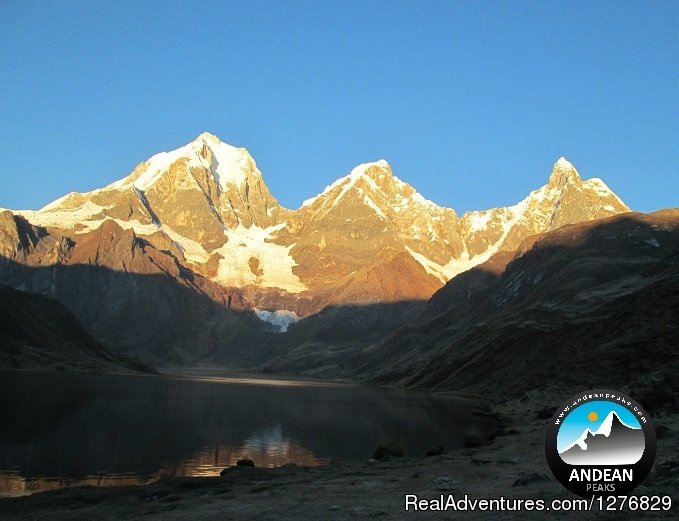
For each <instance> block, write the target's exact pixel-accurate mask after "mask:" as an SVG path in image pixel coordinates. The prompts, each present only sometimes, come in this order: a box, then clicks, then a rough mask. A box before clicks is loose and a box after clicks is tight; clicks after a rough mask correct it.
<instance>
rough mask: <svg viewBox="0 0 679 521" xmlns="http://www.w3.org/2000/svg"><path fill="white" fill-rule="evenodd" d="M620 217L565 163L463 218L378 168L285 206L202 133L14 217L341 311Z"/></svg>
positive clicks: (613, 203)
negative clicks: (135, 239)
mask: <svg viewBox="0 0 679 521" xmlns="http://www.w3.org/2000/svg"><path fill="white" fill-rule="evenodd" d="M623 211H627V207H626V206H625V205H624V204H623V203H622V202H621V201H620V200H619V199H618V198H617V197H616V196H615V194H613V193H612V192H611V191H610V190H609V189H608V187H607V186H606V185H605V184H604V183H603V182H602V181H600V180H597V179H590V180H589V181H585V182H583V181H582V180H581V179H580V177H579V175H578V173H577V171H576V170H575V168H574V167H573V165H572V164H571V163H570V162H569V161H567V160H566V159H565V158H560V159H559V160H558V161H557V162H556V164H555V166H554V170H553V172H552V175H551V176H550V181H549V183H548V184H547V185H545V186H543V187H542V188H539V189H537V190H535V191H533V192H532V193H531V194H530V195H529V196H528V197H526V198H525V199H524V200H523V201H521V202H519V203H518V204H516V205H513V206H510V207H507V208H493V209H490V210H485V211H482V212H468V213H466V214H465V215H464V216H462V218H459V217H458V216H457V214H456V213H455V211H454V210H452V209H450V208H445V207H440V206H438V205H436V204H435V203H433V202H432V201H429V200H427V199H425V198H424V197H423V196H422V195H421V194H419V193H418V192H417V191H416V190H415V188H414V187H413V186H411V185H410V184H408V183H406V182H404V181H402V180H401V179H399V178H398V177H396V176H395V175H394V174H393V172H392V168H391V166H390V164H389V163H388V162H387V161H385V160H384V159H380V160H377V161H374V162H367V163H362V164H360V165H357V166H356V167H354V168H353V169H352V170H351V171H350V172H349V173H348V174H346V175H345V176H344V177H341V178H340V179H338V180H337V181H335V182H334V183H332V184H330V185H329V186H327V187H326V188H325V190H323V192H322V193H320V194H319V195H317V196H316V197H314V198H312V199H309V200H307V201H305V202H304V204H303V205H302V206H301V207H300V208H299V209H297V210H294V211H292V210H287V209H285V208H282V207H281V206H280V205H279V204H278V201H276V199H275V198H274V197H273V196H272V195H271V194H270V193H269V190H268V188H267V186H266V184H265V182H264V180H263V178H262V175H261V173H260V171H259V170H258V169H257V166H256V163H255V161H254V159H253V158H252V157H251V156H250V154H249V153H248V151H247V150H246V149H245V148H238V147H234V146H231V145H229V144H227V143H223V142H222V141H221V140H220V139H219V138H218V137H217V136H215V135H213V134H210V133H207V132H205V133H202V134H200V135H199V136H197V137H196V138H195V139H194V140H193V141H191V142H189V143H188V144H186V145H184V146H182V147H180V148H178V149H176V150H173V151H170V152H161V153H159V154H155V155H154V156H152V157H151V158H149V159H148V160H146V161H144V162H142V163H140V164H139V165H138V166H137V168H136V169H135V170H134V171H133V172H132V173H131V174H129V175H128V176H127V177H125V178H123V179H121V180H120V181H116V182H115V183H112V184H110V185H108V186H106V187H104V188H101V189H98V190H94V191H92V192H88V193H71V194H69V195H67V196H64V197H62V198H60V199H58V200H57V201H55V202H53V203H51V204H49V205H47V206H46V207H45V208H44V209H43V210H41V211H39V212H30V211H26V212H21V215H23V216H24V217H25V218H26V219H28V220H29V222H31V223H33V224H38V225H41V226H46V227H52V228H57V229H59V230H62V231H66V232H67V233H70V234H71V235H72V236H73V237H75V238H76V239H77V238H78V236H79V235H81V234H84V233H87V232H90V231H93V230H96V229H98V228H99V227H100V226H102V225H103V224H104V223H105V222H106V221H108V220H114V221H116V222H117V223H118V225H119V226H120V227H121V228H122V229H126V230H127V229H132V230H134V232H135V234H136V235H137V236H139V237H143V238H144V239H145V240H147V241H149V242H150V243H151V244H154V245H157V247H158V248H159V249H160V250H163V251H166V250H167V251H169V250H173V251H174V250H176V251H179V252H181V253H180V257H181V258H180V259H179V260H180V261H181V262H183V263H185V264H186V265H187V266H188V268H189V269H191V270H195V271H197V272H198V273H200V274H203V275H205V276H206V277H208V278H210V279H212V280H213V281H215V282H218V283H219V284H223V285H232V286H235V287H241V286H243V285H245V286H253V287H257V288H260V289H261V288H279V289H281V290H285V291H288V292H293V293H294V292H297V293H299V292H304V291H307V290H308V291H312V292H313V291H321V292H324V291H330V293H327V294H326V296H325V297H324V299H326V301H327V302H330V299H336V300H337V302H345V301H347V299H353V298H355V299H359V298H360V299H368V300H370V301H380V298H382V297H383V296H384V295H388V298H390V299H394V300H397V299H399V298H405V299H410V300H412V299H421V298H428V297H429V296H431V293H433V291H434V290H435V289H437V288H438V287H440V285H441V284H444V283H445V282H446V281H448V280H450V279H451V278H452V277H454V276H456V275H457V274H458V273H461V272H463V271H466V270H468V269H470V268H472V267H474V266H476V265H478V264H481V263H482V262H485V261H486V260H488V259H489V258H490V257H491V256H492V255H494V254H495V253H497V252H500V251H514V250H516V249H517V248H518V247H519V245H520V244H521V242H522V241H523V240H524V239H525V238H526V237H528V236H530V235H533V234H536V233H542V232H545V231H549V230H553V229H555V228H557V227H559V226H562V225H564V224H569V223H574V222H580V221H583V220H590V219H595V218H598V217H605V216H608V215H613V214H615V213H619V212H623ZM386 265H388V266H391V267H390V268H386V267H385V266H386ZM392 272H393V274H392ZM366 280H370V281H374V284H375V285H376V286H375V288H373V289H371V290H368V289H366V288H367V287H366V285H365V282H366ZM404 281H405V282H404ZM353 284H355V286H353ZM339 288H342V289H341V291H340V289H339ZM347 288H353V289H347ZM267 291H268V290H267ZM371 291H372V293H371ZM348 295H352V296H351V297H349V296H348ZM366 295H368V296H366ZM385 298H386V297H385Z"/></svg>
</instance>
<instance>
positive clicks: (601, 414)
mask: <svg viewBox="0 0 679 521" xmlns="http://www.w3.org/2000/svg"><path fill="white" fill-rule="evenodd" d="M655 451H656V440H655V431H654V429H653V425H652V423H651V421H650V418H649V416H648V414H647V413H646V411H645V410H644V409H643V408H642V407H641V405H639V404H638V403H637V402H636V401H634V400H633V399H631V398H630V397H629V396H626V395H625V394H623V393H620V392H618V391H614V390H610V389H596V390H591V391H585V392H582V393H579V394H577V395H575V396H573V397H571V398H569V399H568V400H567V401H566V402H564V403H563V404H562V405H561V406H560V407H559V408H558V409H557V411H556V413H555V414H554V416H553V417H552V420H551V422H550V425H549V426H548V428H547V435H546V439H545V452H546V456H547V461H548V463H549V466H550V468H551V470H552V472H553V473H554V476H555V477H556V478H557V479H558V480H559V481H560V482H561V483H562V484H563V485H564V486H565V487H566V488H567V489H568V490H570V491H572V492H575V493H576V494H578V495H580V496H583V497H591V496H592V495H595V494H596V495H623V494H626V493H628V492H631V491H632V490H633V489H634V488H636V487H637V486H638V485H639V484H640V483H641V482H642V481H643V480H644V479H645V478H646V476H647V475H648V473H649V472H650V470H651V467H652V466H653V461H654V460H655Z"/></svg>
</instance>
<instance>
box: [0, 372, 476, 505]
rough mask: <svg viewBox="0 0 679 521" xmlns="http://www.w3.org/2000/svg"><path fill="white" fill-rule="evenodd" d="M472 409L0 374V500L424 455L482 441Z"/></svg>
mask: <svg viewBox="0 0 679 521" xmlns="http://www.w3.org/2000/svg"><path fill="white" fill-rule="evenodd" d="M472 408H473V405H472V404H471V403H470V402H468V401H464V400H462V399H459V398H450V397H444V396H435V395H431V394H428V393H414V392H407V391H398V390H391V389H384V388H376V387H367V386H353V385H341V384H326V383H320V382H298V381H280V380H267V379H247V378H233V377H225V378H220V377H213V378H205V377H190V378H188V377H184V378H179V377H155V376H154V377H149V376H113V375H75V374H67V373H31V372H13V371H0V496H9V495H21V494H30V493H33V492H37V491H41V490H48V489H52V488H59V487H65V486H73V485H117V484H118V485H129V484H141V483H148V482H150V481H153V480H156V479H158V478H160V477H163V476H213V475H218V474H219V472H220V471H221V470H222V469H224V468H225V467H228V466H230V465H234V464H235V463H236V461H237V460H239V459H241V458H251V459H253V460H254V461H255V463H256V464H257V465H258V466H268V467H275V466H279V465H283V464H285V463H297V464H299V465H322V464H324V463H327V462H329V461H330V460H331V459H334V458H342V459H352V458H359V459H367V458H370V457H372V453H373V452H374V450H375V448H376V447H377V445H379V444H380V443H391V444H394V445H400V446H402V447H404V448H405V453H406V455H411V456H419V455H423V454H424V452H425V451H426V450H427V449H428V448H429V447H432V446H436V445H441V446H444V447H446V448H458V447H461V446H462V444H463V440H464V437H465V435H466V434H469V433H479V434H480V435H483V433H484V432H485V431H487V430H488V428H489V424H488V423H486V422H484V420H483V419H482V418H477V417H472V415H471V409H472Z"/></svg>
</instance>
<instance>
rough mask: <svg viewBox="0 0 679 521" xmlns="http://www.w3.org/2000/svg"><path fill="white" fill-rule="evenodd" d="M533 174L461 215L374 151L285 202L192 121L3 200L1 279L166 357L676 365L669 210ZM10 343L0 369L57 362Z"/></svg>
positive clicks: (463, 377) (370, 369) (333, 371)
mask: <svg viewBox="0 0 679 521" xmlns="http://www.w3.org/2000/svg"><path fill="white" fill-rule="evenodd" d="M545 177H546V181H547V182H546V184H545V185H544V186H542V187H537V188H536V189H535V190H534V191H532V192H531V193H530V194H528V195H527V196H526V197H525V198H524V199H523V200H521V201H519V202H517V203H516V204H515V205H513V206H510V207H506V208H493V209H488V210H481V211H474V212H467V213H465V214H463V215H458V214H457V213H456V212H455V211H454V210H453V209H450V208H443V207H440V206H438V205H436V204H435V203H434V202H432V201H429V200H427V199H425V198H424V197H422V196H421V195H420V194H418V193H417V191H416V190H415V188H414V187H412V186H411V185H409V184H408V183H406V182H404V181H402V180H400V179H399V178H398V177H396V176H395V175H394V173H393V172H392V170H391V167H390V165H389V164H388V163H387V162H386V161H384V160H379V161H376V162H374V163H366V164H362V165H359V166H357V167H356V168H354V169H353V170H352V171H351V172H350V173H349V174H348V175H346V176H344V177H341V178H340V179H338V180H337V181H336V182H334V183H333V184H331V185H330V186H328V187H327V188H326V189H325V190H324V191H323V192H322V193H321V194H318V195H317V196H315V197H313V198H311V199H309V200H307V201H305V202H304V203H303V204H302V206H301V207H300V208H298V209H295V210H291V209H287V208H284V207H282V206H281V205H280V204H279V203H278V201H277V200H276V198H275V197H274V195H272V194H271V193H270V192H269V189H268V188H267V186H266V184H265V181H264V177H263V175H262V173H261V172H260V171H259V169H258V168H257V164H256V162H255V160H254V159H253V158H252V156H250V154H249V153H248V152H247V150H246V149H244V148H236V147H233V146H231V145H228V144H226V143H223V142H222V141H220V140H219V139H218V138H217V137H216V136H214V135H211V134H209V133H204V134H201V135H200V136H198V137H197V138H196V139H195V140H193V141H191V142H190V143H188V144H186V145H185V146H182V147H180V148H178V149H176V150H173V151H171V152H163V153H159V154H156V155H154V156H153V157H151V158H149V159H148V160H146V161H143V162H142V163H140V164H139V165H138V166H137V167H136V168H135V169H134V171H133V172H132V173H130V174H129V175H128V176H127V177H124V178H122V179H120V180H119V181H115V182H112V183H111V184H109V185H107V186H105V187H102V188H100V189H97V190H94V191H92V192H87V193H69V194H67V195H65V196H64V197H61V198H60V199H58V200H56V201H54V202H52V203H50V204H48V205H47V206H46V207H44V208H42V209H41V210H39V211H27V210H23V211H22V210H2V211H0V283H1V284H3V285H5V286H8V287H11V288H15V289H17V290H20V291H22V292H25V293H26V294H27V295H28V294H37V295H41V296H42V297H47V298H48V299H53V300H56V301H57V302H58V303H60V305H63V306H64V307H65V308H66V309H67V310H68V312H69V313H72V315H73V316H74V317H75V319H76V320H77V321H78V322H79V323H80V324H81V325H82V327H83V329H84V331H83V334H86V335H88V336H91V337H92V341H93V342H95V343H96V344H97V345H100V346H101V349H105V350H106V352H107V353H110V355H111V356H113V357H115V356H120V357H123V358H124V359H125V360H136V361H137V362H139V363H141V364H148V365H150V366H154V367H157V368H162V367H168V366H174V367H177V366H180V367H220V368H228V369H248V370H260V371H267V372H276V373H290V374H297V375H306V376H313V377H322V378H349V379H355V378H358V379H361V380H367V381H373V382H378V383H387V384H398V385H404V386H408V387H416V388H424V389H439V390H456V389H467V390H474V391H483V392H488V391H489V390H490V387H492V386H498V385H512V386H516V388H517V390H529V389H532V388H535V387H536V386H539V385H544V383H545V382H547V381H549V379H550V378H552V377H553V376H554V375H556V374H557V373H559V374H561V373H563V374H564V377H565V378H571V379H573V380H574V381H581V379H582V378H581V377H583V376H584V375H582V374H581V372H582V371H583V369H582V368H583V361H584V359H585V358H587V357H590V356H593V355H594V356H596V357H609V356H610V357H612V361H611V362H610V363H609V364H607V366H606V368H607V370H610V367H611V364H612V365H613V366H615V367H616V371H615V372H613V373H612V374H613V376H612V377H611V380H610V383H611V384H615V383H618V382H626V383H629V382H630V381H634V378H635V376H634V375H636V374H639V369H641V366H643V365H644V364H648V365H649V368H648V370H649V372H644V375H645V376H644V379H646V380H648V378H649V377H650V375H653V378H655V379H657V381H658V382H661V381H663V380H664V379H667V378H670V375H671V374H672V371H674V370H676V368H675V367H674V366H675V365H676V356H674V353H675V347H674V346H675V345H676V342H675V341H676V339H677V336H678V334H679V332H678V331H677V324H679V320H678V318H679V317H677V312H676V309H678V307H677V306H676V304H677V303H675V302H674V301H675V300H676V299H677V295H678V294H679V292H678V291H677V289H679V210H676V209H674V210H673V209H668V210H664V211H661V212H657V213H654V214H640V213H635V212H632V211H631V210H630V208H628V207H627V206H626V205H625V204H624V202H623V201H621V199H620V198H619V197H618V196H617V195H616V194H615V193H613V192H612V191H611V190H610V189H609V188H608V187H607V186H606V184H605V183H604V181H602V180H601V179H597V178H592V179H583V178H582V177H581V176H580V174H579V173H578V171H577V170H576V169H575V167H574V166H573V165H572V164H571V163H570V162H568V161H567V160H566V159H564V158H560V159H559V160H558V161H556V163H555V164H554V166H553V168H552V171H551V173H549V170H548V169H546V175H545ZM12 295H14V293H9V290H4V293H3V298H12ZM25 298H29V297H25ZM36 298H37V297H36ZM43 302H44V301H43ZM54 305H56V304H50V306H54ZM38 307H39V306H38ZM47 307H49V306H47ZM37 314H39V313H36V315H37ZM36 320H37V319H36ZM4 334H8V333H4ZM13 334H14V335H15V337H16V334H15V333H13ZM12 345H13V346H14V347H12V349H11V350H8V349H5V352H4V353H3V357H2V361H3V365H4V366H5V367H19V368H21V367H23V368H29V367H35V366H36V364H37V366H41V367H42V366H45V365H49V364H50V362H49V360H51V359H53V358H54V357H52V358H50V357H49V356H46V357H43V358H44V359H42V360H41V357H40V356H39V354H37V353H40V352H41V351H40V350H41V349H42V348H43V347H44V346H41V345H40V342H38V341H36V340H35V339H30V338H25V339H24V344H23V347H17V346H21V345H22V344H21V341H20V340H18V339H17V338H13V340H12ZM92 345H94V344H92ZM97 349H98V348H97ZM651 349H652V352H653V353H654V359H653V363H651V362H650V361H646V362H645V361H644V359H643V358H641V357H639V356H638V355H639V353H643V352H647V351H648V350H651ZM29 351H30V353H31V355H30V356H28V355H27V354H26V353H28V352H29ZM69 356H70V355H68V353H66V354H63V356H60V360H61V361H60V362H59V363H60V365H61V366H63V367H65V368H69V366H72V367H77V366H78V364H76V363H75V359H76V358H77V357H78V356H79V355H77V354H76V352H75V351H74V352H73V353H72V356H73V362H74V363H69V362H68V357H69ZM93 356H95V357H96V355H93ZM107 356H108V355H107ZM111 356H108V358H109V360H108V361H107V362H106V364H108V363H110V358H111ZM106 364H104V363H103V361H102V367H104V366H105V365H106ZM587 367H588V374H587V375H586V377H587V380H588V381H592V382H594V381H598V380H597V377H600V376H604V374H603V373H604V368H601V369H599V368H598V366H594V367H593V368H592V367H590V366H587ZM529 368H530V369H531V370H530V371H529ZM600 373H601V374H600ZM630 379H631V380H630ZM491 383H492V385H491Z"/></svg>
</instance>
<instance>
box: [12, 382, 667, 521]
mask: <svg viewBox="0 0 679 521" xmlns="http://www.w3.org/2000/svg"><path fill="white" fill-rule="evenodd" d="M567 395H568V393H564V394H562V393H551V395H550V397H548V396H547V395H546V394H545V393H544V392H540V393H529V394H527V395H525V396H524V397H523V398H522V399H516V400H511V401H508V402H505V403H502V404H499V405H497V406H495V407H493V408H492V410H491V412H490V414H494V415H500V416H501V417H502V418H503V420H502V423H503V429H502V432H501V433H500V435H499V436H498V437H497V438H496V439H495V440H493V441H492V442H491V443H490V444H488V445H484V446H479V447H470V448H465V449H460V450H456V451H450V452H448V453H444V454H441V455H437V456H431V457H424V456H422V457H417V456H414V455H411V456H409V455H407V454H406V457H405V458H392V459H389V460H387V461H373V460H370V461H335V462H333V463H332V464H330V465H327V466H323V467H315V468H308V467H297V466H294V465H288V466H284V467H279V468H275V469H266V468H259V467H254V468H253V467H233V468H230V469H228V470H226V471H225V472H224V475H223V476H220V477H214V478H171V479H164V480H161V481H158V482H155V483H152V484H149V485H143V486H128V487H102V488H94V487H79V488H69V489H61V490H56V491H51V492H45V493H40V494H35V495H32V496H27V497H20V498H7V499H1V500H0V519H16V520H29V519H30V520H35V519H50V520H84V519H102V520H108V519H110V520H113V519H116V520H117V519H163V520H191V521H196V520H224V519H230V520H248V519H258V520H261V521H263V520H269V519H270V520H277V519H301V520H304V519H309V520H310V519H328V520H333V519H410V518H413V517H414V518H423V519H452V518H456V517H458V516H460V517H463V516H464V517H468V518H469V519H542V518H545V517H549V518H550V519H594V518H599V517H600V516H601V515H602V514H600V513H599V512H597V511H593V512H554V511H552V512H549V513H546V512H526V511H520V512H479V511H475V512H464V513H461V512H455V511H452V510H448V511H443V512H442V511H428V512H421V511H420V512H414V511H413V510H412V509H411V510H410V511H408V512H406V511H405V496H406V494H414V495H417V497H418V499H427V500H432V499H434V500H435V499H439V498H441V495H443V496H444V498H447V496H448V495H449V494H452V495H453V496H454V498H455V500H459V499H464V496H465V495H468V497H469V498H470V499H499V498H500V497H504V498H507V499H513V498H516V499H518V498H521V499H533V500H537V499H543V500H547V502H549V501H550V500H552V499H569V498H570V499H575V496H573V495H572V494H570V493H569V492H568V491H566V490H565V489H564V488H563V487H562V486H561V485H560V484H559V483H558V482H557V481H556V480H555V479H554V478H553V477H552V474H551V473H550V470H549V468H548V466H547V463H546V461H545V457H544V435H545V426H546V424H547V422H548V419H547V418H545V416H546V415H547V414H548V411H549V409H550V407H553V406H554V405H556V404H557V403H558V401H559V399H560V397H563V396H567ZM552 398H553V399H552ZM653 421H654V424H655V426H656V431H657V434H658V451H657V457H656V462H655V466H654V469H653V470H652V471H651V474H650V475H649V477H648V478H647V479H646V481H645V482H644V483H643V485H642V486H640V487H639V488H638V489H636V490H635V492H634V493H635V494H636V495H639V496H641V495H647V496H671V497H672V504H673V508H672V509H671V510H670V511H656V512H642V511H636V512H630V511H629V510H625V511H622V512H616V513H615V514H613V513H609V514H608V516H609V517H611V516H613V515H615V519H635V520H636V519H673V518H675V516H676V509H677V505H679V493H678V491H679V460H678V459H677V456H676V448H677V446H679V414H677V413H676V412H674V411H672V410H671V409H665V410H658V411H655V412H654V413H653Z"/></svg>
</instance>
